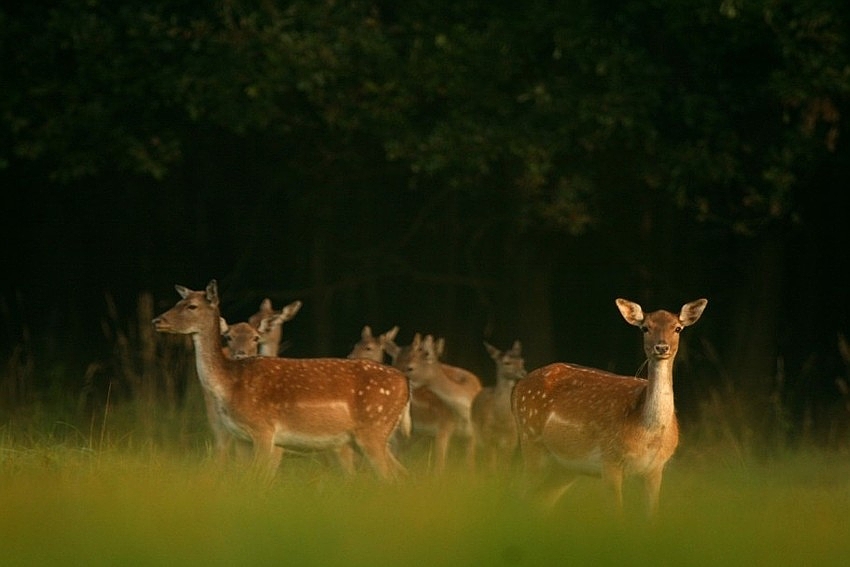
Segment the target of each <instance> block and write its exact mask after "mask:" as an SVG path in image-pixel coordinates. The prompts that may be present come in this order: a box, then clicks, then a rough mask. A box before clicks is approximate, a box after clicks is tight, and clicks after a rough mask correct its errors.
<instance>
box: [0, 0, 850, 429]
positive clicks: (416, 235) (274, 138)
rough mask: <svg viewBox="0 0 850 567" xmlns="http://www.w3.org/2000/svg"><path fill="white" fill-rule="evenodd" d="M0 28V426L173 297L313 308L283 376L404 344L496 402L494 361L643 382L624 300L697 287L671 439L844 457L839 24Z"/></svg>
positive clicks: (170, 16)
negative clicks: (469, 378)
mask: <svg viewBox="0 0 850 567" xmlns="http://www.w3.org/2000/svg"><path fill="white" fill-rule="evenodd" d="M0 30H2V32H0V34H2V46H3V47H2V48H3V64H2V65H3V67H2V79H0V80H2V85H3V88H2V94H0V118H2V122H0V125H2V126H0V183H2V186H3V187H4V192H3V195H4V197H3V199H4V202H5V206H4V210H5V214H6V222H4V223H3V246H2V247H0V248H2V250H3V258H2V260H3V262H2V265H3V266H4V269H3V276H2V282H1V283H2V287H1V288H0V308H2V317H0V339H2V345H0V346H2V349H3V353H4V356H5V358H4V360H7V361H8V362H7V368H8V371H7V374H8V375H9V376H12V375H14V376H18V377H20V376H22V375H23V376H24V377H25V378H26V382H27V383H26V386H25V387H24V386H22V385H21V384H20V383H18V384H15V385H14V387H13V386H12V385H10V384H11V382H12V381H11V380H10V379H8V378H7V379H6V381H5V382H6V383H5V385H4V391H5V392H6V394H5V396H4V400H5V401H4V406H5V407H13V406H14V405H16V404H21V403H26V402H28V401H31V400H32V399H38V398H42V397H45V396H50V395H57V393H60V394H61V393H62V392H67V393H70V394H71V395H73V393H74V392H76V391H77V390H78V389H79V388H80V387H81V383H82V381H83V378H82V376H83V375H84V374H86V373H91V372H92V370H91V368H92V364H96V366H97V370H96V371H94V372H95V373H96V374H99V375H102V377H101V378H100V379H99V380H95V383H97V384H101V385H103V384H106V383H109V381H110V380H120V378H121V377H120V376H119V375H117V374H116V373H117V372H118V371H117V370H116V369H115V367H114V366H112V365H111V362H110V361H111V359H112V357H114V356H115V348H114V344H113V342H114V337H115V333H116V329H122V328H123V329H125V330H126V329H131V328H132V327H133V325H136V324H139V323H140V322H139V321H138V319H139V318H140V315H138V314H137V309H138V306H139V302H140V297H142V296H143V295H144V294H146V293H147V294H152V297H153V299H154V305H155V309H154V310H155V311H156V312H159V311H162V310H165V309H167V308H168V307H170V305H172V304H173V303H174V302H175V301H176V300H177V294H176V293H175V291H174V289H173V286H174V284H175V283H179V284H182V285H186V286H188V287H190V288H193V289H201V288H202V287H203V286H205V285H206V284H207V282H208V281H209V280H210V279H213V278H215V279H217V280H218V282H219V286H220V291H221V294H222V297H223V305H222V310H223V314H224V315H225V316H226V317H227V318H228V320H229V321H231V322H236V321H240V320H245V319H247V317H248V316H249V315H251V314H252V313H253V312H254V311H255V310H256V309H257V307H258V306H259V304H260V301H261V300H262V299H263V298H264V297H269V298H271V299H272V300H273V303H274V305H275V307H278V308H279V307H281V306H282V305H284V304H285V303H289V302H290V301H292V300H295V299H300V300H302V301H303V302H304V307H303V308H302V310H301V311H300V313H299V314H298V315H297V317H296V318H295V319H294V320H292V321H290V322H288V323H287V324H286V326H285V330H284V334H285V339H286V340H287V341H288V350H287V351H286V354H287V355H291V356H344V355H345V354H347V353H348V351H349V349H350V348H351V346H352V345H353V343H354V342H356V340H357V339H358V337H359V333H360V330H361V328H362V326H363V325H364V324H369V325H371V326H372V328H373V330H374V331H375V332H383V331H385V330H387V329H388V328H390V327H391V326H393V325H399V326H400V327H401V332H400V334H399V338H398V341H399V342H400V343H406V342H409V340H410V338H411V337H412V335H413V333H414V332H423V333H434V334H436V335H439V336H443V337H445V339H446V342H447V355H446V358H447V360H448V361H449V362H453V363H456V364H459V365H461V366H465V367H468V368H470V369H472V370H474V371H476V372H478V373H480V374H481V375H482V377H483V378H484V381H485V382H488V381H489V380H490V379H491V377H490V374H491V372H492V362H491V361H490V360H489V358H488V357H487V354H486V351H485V350H484V348H483V346H482V341H483V340H487V341H489V342H491V343H492V344H494V345H496V346H498V347H500V348H507V347H508V346H509V345H510V343H511V342H512V341H513V340H514V339H520V340H521V341H522V342H523V347H524V353H525V356H526V362H527V366H528V368H529V369H532V368H535V367H538V366H541V365H543V364H546V363H548V362H552V361H555V360H566V361H572V362H578V363H582V364H587V365H594V366H598V367H601V368H606V369H610V370H614V371H616V372H620V373H624V374H633V373H635V372H637V371H638V368H639V367H640V364H641V361H642V358H643V356H642V351H641V347H640V339H639V332H638V331H637V330H635V329H632V328H630V327H628V326H627V325H626V324H625V323H624V322H623V320H622V319H621V317H620V315H619V313H618V312H617V310H616V308H615V306H614V299H615V298H616V297H626V298H629V299H632V300H635V301H638V302H639V303H641V304H642V305H643V306H644V307H645V308H646V309H648V310H653V309H658V308H665V309H668V310H671V311H676V310H678V309H679V307H680V306H681V305H682V304H684V303H685V302H687V301H691V300H693V299H697V298H699V297H706V298H708V300H709V304H708V308H707V310H706V312H705V314H704V316H703V318H702V319H701V320H700V321H699V323H698V324H697V325H696V326H695V327H693V328H690V329H688V330H687V331H686V332H685V338H684V340H683V344H684V346H683V349H682V351H681V352H680V355H679V358H678V359H677V365H678V366H677V401H678V405H679V412H680V415H682V416H683V419H685V420H687V419H691V420H695V421H696V420H703V421H705V420H710V419H714V418H716V416H717V415H723V414H724V412H728V413H729V415H734V416H736V419H740V420H743V422H744V423H740V424H738V425H739V427H740V428H741V430H742V431H749V432H751V433H753V432H754V433H753V434H754V435H756V436H760V435H761V436H764V437H772V436H776V435H779V436H781V437H782V438H783V439H790V440H794V439H803V438H805V439H814V440H816V441H818V442H821V443H826V444H836V443H838V444H841V443H843V437H841V435H842V433H841V432H842V431H843V429H842V428H843V427H845V425H844V424H845V423H846V421H847V418H848V415H847V414H848V410H847V408H848V407H850V406H848V399H849V398H848V397H847V393H846V392H845V391H843V390H842V387H843V386H842V384H845V385H846V382H843V381H844V380H846V379H847V378H848V366H847V362H846V361H845V360H843V359H842V357H841V353H840V349H839V341H840V338H839V337H840V336H841V335H842V334H843V333H847V332H850V308H848V302H847V301H846V300H845V294H846V289H847V284H846V282H847V276H846V274H847V271H848V268H850V266H848V263H849V262H848V258H850V254H848V251H847V245H848V242H850V238H848V237H850V228H848V225H850V223H848V222H847V206H846V200H847V199H846V191H847V186H848V180H850V168H848V163H850V161H849V160H848V144H847V142H846V137H845V135H844V131H843V124H844V121H845V116H846V114H847V111H848V93H850V73H848V72H847V69H848V68H850V57H848V55H850V50H849V49H848V47H850V46H848V37H850V35H848V33H849V32H850V28H848V7H847V6H844V5H843V4H840V3H831V2H817V1H804V2H790V1H787V2H786V1H781V0H780V1H772V2H760V3H759V2H756V3H747V6H743V5H739V4H738V3H736V2H729V1H725V2H698V1H685V2H680V1H676V2H674V1H672V0H670V1H667V0H659V1H655V2H628V1H624V2H528V3H518V4H516V5H501V4H499V3H492V2H478V1H471V2H465V3H457V2H415V1H414V2H407V3H404V5H403V6H396V3H390V2H387V3H383V2H347V3H337V2H242V1H228V2H218V3H212V4H210V5H209V6H205V5H203V3H201V4H197V5H196V3H189V2H174V1H171V2H168V1H164V0H161V1H151V2H124V3H121V5H120V6H115V5H113V3H106V2H103V3H101V2H83V1H76V0H63V1H55V2H32V3H24V4H22V5H20V6H17V7H13V8H2V9H0ZM141 323H143V324H147V323H146V321H142V322H141ZM22 368H23V369H24V370H23V371H22V370H21V369H22ZM17 379H18V378H16V380H17ZM89 381H91V376H89Z"/></svg>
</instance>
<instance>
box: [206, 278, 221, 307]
mask: <svg viewBox="0 0 850 567" xmlns="http://www.w3.org/2000/svg"><path fill="white" fill-rule="evenodd" d="M207 301H209V302H210V305H213V306H217V305H218V283H217V282H216V281H215V280H210V283H208V284H207Z"/></svg>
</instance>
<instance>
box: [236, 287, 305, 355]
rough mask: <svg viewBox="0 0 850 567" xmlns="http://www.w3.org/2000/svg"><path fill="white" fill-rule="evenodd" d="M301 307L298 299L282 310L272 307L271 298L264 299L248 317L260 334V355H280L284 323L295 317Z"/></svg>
mask: <svg viewBox="0 0 850 567" xmlns="http://www.w3.org/2000/svg"><path fill="white" fill-rule="evenodd" d="M300 309H301V302H300V301H298V300H296V301H293V302H292V303H290V304H289V305H286V306H285V307H283V309H281V310H280V311H276V310H275V309H274V308H273V307H272V300H271V299H269V298H265V299H263V301H262V302H261V303H260V309H259V310H258V311H257V312H256V313H254V314H253V315H251V316H250V317H249V318H248V323H249V324H250V325H252V326H253V327H254V328H255V329H257V332H258V333H259V334H260V344H259V354H260V356H278V355H279V354H280V351H281V341H282V340H283V324H284V323H286V322H287V321H289V320H291V319H292V318H293V317H295V315H297V314H298V311H299V310H300Z"/></svg>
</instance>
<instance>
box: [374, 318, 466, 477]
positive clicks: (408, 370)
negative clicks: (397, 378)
mask: <svg viewBox="0 0 850 567" xmlns="http://www.w3.org/2000/svg"><path fill="white" fill-rule="evenodd" d="M388 347H389V350H388V352H389V353H390V355H391V356H392V357H393V365H394V366H395V367H396V368H399V369H400V370H403V371H404V372H405V374H406V375H407V377H408V378H409V379H410V383H411V387H412V388H413V394H412V396H411V405H410V414H411V421H412V425H413V432H414V433H420V434H424V435H429V436H433V437H434V448H435V455H436V458H435V462H434V471H435V472H437V473H441V472H442V471H443V470H445V466H446V462H447V460H448V452H449V446H450V443H451V439H452V438H453V437H454V436H458V437H460V438H464V439H465V440H466V457H467V461H468V460H469V459H470V457H471V456H472V455H473V449H472V448H471V445H472V443H474V439H473V436H472V428H471V425H470V408H471V406H472V400H473V399H474V398H475V396H476V395H477V394H478V392H479V391H481V387H482V386H481V380H480V378H478V376H476V375H475V374H474V373H472V372H470V371H468V370H466V369H464V368H460V367H457V366H453V365H450V364H446V363H443V362H441V361H440V352H441V350H442V348H441V345H440V342H439V341H435V340H434V338H433V336H431V335H426V336H425V338H424V339H422V336H421V335H420V334H419V333H416V334H415V335H414V337H413V342H412V343H411V344H410V345H409V346H408V347H405V348H403V349H402V348H399V347H398V346H397V345H395V344H391V345H390V344H388Z"/></svg>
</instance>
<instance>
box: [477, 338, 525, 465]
mask: <svg viewBox="0 0 850 567" xmlns="http://www.w3.org/2000/svg"><path fill="white" fill-rule="evenodd" d="M484 348H486V349H487V352H488V353H489V354H490V358H492V359H493V362H495V363H496V383H495V384H494V385H493V386H487V387H484V388H482V389H481V391H480V392H478V395H477V396H475V399H474V400H473V401H472V408H471V410H470V416H471V422H472V432H473V435H474V436H475V443H474V444H473V445H472V446H471V448H472V451H473V453H472V455H470V458H469V462H470V465H472V466H473V467H475V466H476V454H475V453H476V449H477V448H479V447H480V448H481V449H482V451H483V453H484V457H485V460H486V462H487V464H488V466H489V469H490V471H491V472H496V471H497V470H498V469H499V467H500V466H505V465H510V464H511V462H512V461H513V458H514V452H515V451H516V447H517V429H516V421H515V420H514V416H513V413H512V412H511V392H512V391H513V388H514V385H515V384H516V383H517V381H518V380H521V379H522V378H524V377H525V375H526V371H525V361H524V360H523V358H522V343H520V342H519V341H514V343H513V345H512V346H511V348H510V349H508V350H506V351H504V352H503V351H500V350H499V349H497V348H496V347H494V346H493V345H491V344H489V343H488V342H486V341H485V342H484Z"/></svg>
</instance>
